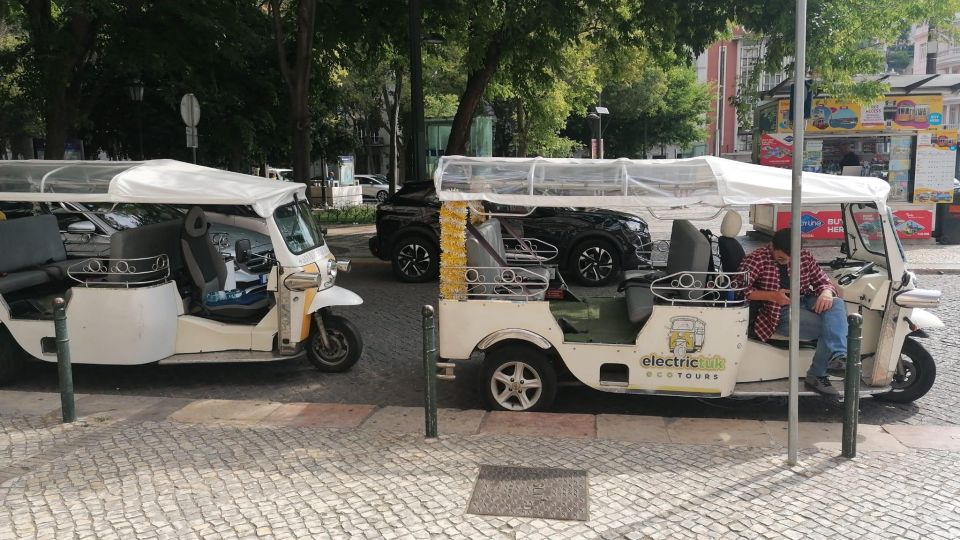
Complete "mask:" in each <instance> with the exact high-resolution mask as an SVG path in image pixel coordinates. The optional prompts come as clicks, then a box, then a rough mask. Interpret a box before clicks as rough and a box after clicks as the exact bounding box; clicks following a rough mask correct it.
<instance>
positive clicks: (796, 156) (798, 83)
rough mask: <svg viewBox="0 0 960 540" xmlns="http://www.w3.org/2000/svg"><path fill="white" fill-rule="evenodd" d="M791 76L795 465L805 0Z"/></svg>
mask: <svg viewBox="0 0 960 540" xmlns="http://www.w3.org/2000/svg"><path fill="white" fill-rule="evenodd" d="M796 32H797V34H796V40H795V43H796V50H795V54H794V57H795V67H796V70H795V71H794V75H793V185H792V192H791V194H790V195H791V196H790V253H791V256H790V398H789V401H788V407H787V408H788V413H787V463H788V464H790V465H796V464H797V438H798V436H799V431H800V412H799V410H800V409H799V399H798V397H797V395H798V394H799V392H800V388H799V380H798V379H799V377H800V374H799V373H798V371H799V369H798V368H799V367H800V366H799V360H800V214H801V208H800V186H801V181H800V180H801V176H802V175H803V149H804V148H803V130H804V128H805V127H806V119H804V116H803V112H804V106H803V102H804V97H805V96H804V91H805V90H806V86H805V84H804V83H805V82H806V80H807V0H797V13H796Z"/></svg>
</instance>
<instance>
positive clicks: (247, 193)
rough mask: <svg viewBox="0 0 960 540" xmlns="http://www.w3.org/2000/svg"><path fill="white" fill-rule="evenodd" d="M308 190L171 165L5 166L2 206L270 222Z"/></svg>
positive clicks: (0, 173)
mask: <svg viewBox="0 0 960 540" xmlns="http://www.w3.org/2000/svg"><path fill="white" fill-rule="evenodd" d="M305 191H306V186H304V185H303V184H297V183H292V182H282V181H279V180H267V179H265V178H260V177H259V176H250V175H247V174H240V173H235V172H230V171H222V170H219V169H211V168H209V167H201V166H199V165H192V164H190V163H183V162H180V161H174V160H170V159H157V160H150V161H36V160H31V161H0V200H3V201H25V202H41V201H49V202H106V203H121V202H123V203H158V204H182V205H191V204H197V205H207V204H210V205H214V204H222V205H243V206H252V207H253V209H254V210H255V211H256V212H257V214H259V215H260V216H263V217H267V216H270V215H271V214H272V213H273V211H274V210H275V209H276V208H277V207H278V206H280V205H283V204H287V203H289V202H290V201H291V200H292V199H293V196H294V194H297V195H299V196H300V197H304V193H305Z"/></svg>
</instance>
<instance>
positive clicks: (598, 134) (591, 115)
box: [587, 105, 610, 159]
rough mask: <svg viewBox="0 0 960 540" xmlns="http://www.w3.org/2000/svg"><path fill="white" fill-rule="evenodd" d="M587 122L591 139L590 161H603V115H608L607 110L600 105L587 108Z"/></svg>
mask: <svg viewBox="0 0 960 540" xmlns="http://www.w3.org/2000/svg"><path fill="white" fill-rule="evenodd" d="M587 113H588V114H587V121H588V122H590V131H591V132H593V138H592V139H591V141H590V159H597V158H599V159H603V115H605V114H610V111H609V109H607V108H606V107H601V106H600V105H591V106H590V107H588V108H587Z"/></svg>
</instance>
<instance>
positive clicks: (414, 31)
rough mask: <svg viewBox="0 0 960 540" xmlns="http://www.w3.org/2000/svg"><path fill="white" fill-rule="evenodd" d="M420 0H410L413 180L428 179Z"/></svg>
mask: <svg viewBox="0 0 960 540" xmlns="http://www.w3.org/2000/svg"><path fill="white" fill-rule="evenodd" d="M420 17H421V12H420V0H410V94H411V95H410V111H411V114H412V115H413V137H411V139H413V181H414V182H421V181H424V180H426V179H427V150H426V148H427V141H426V134H425V133H424V127H423V64H422V62H421V59H420V44H421V43H420V42H421V38H420Z"/></svg>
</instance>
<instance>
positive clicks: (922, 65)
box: [910, 23, 960, 129]
mask: <svg viewBox="0 0 960 540" xmlns="http://www.w3.org/2000/svg"><path fill="white" fill-rule="evenodd" d="M954 24H957V25H958V26H960V23H954ZM910 40H911V41H912V42H913V73H914V74H915V75H923V74H926V73H927V52H929V41H930V39H929V30H928V28H927V25H920V26H914V27H913V29H912V31H911V33H910ZM936 49H937V64H936V73H939V74H944V75H950V74H960V45H955V44H952V43H942V42H940V43H937V45H936ZM943 120H944V125H946V126H949V127H952V128H955V129H960V95H956V94H954V95H948V96H944V98H943Z"/></svg>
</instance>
